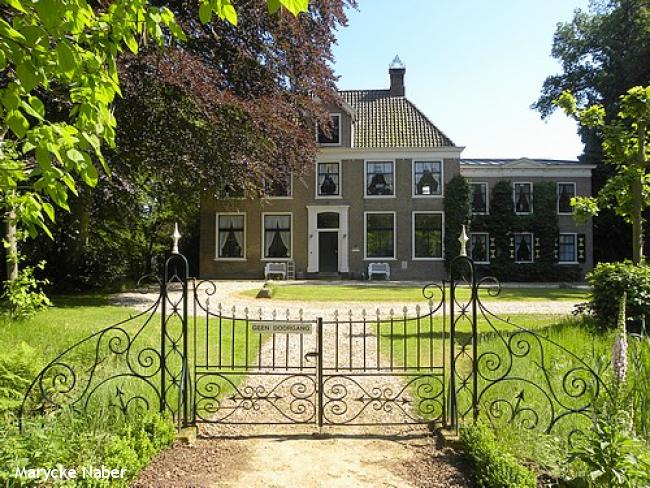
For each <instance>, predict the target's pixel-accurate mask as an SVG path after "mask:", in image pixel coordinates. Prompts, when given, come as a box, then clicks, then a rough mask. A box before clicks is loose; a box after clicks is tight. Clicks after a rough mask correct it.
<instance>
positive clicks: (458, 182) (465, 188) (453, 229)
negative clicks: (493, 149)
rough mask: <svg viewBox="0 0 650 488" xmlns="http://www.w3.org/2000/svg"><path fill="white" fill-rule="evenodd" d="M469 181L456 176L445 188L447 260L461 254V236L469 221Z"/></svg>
mask: <svg viewBox="0 0 650 488" xmlns="http://www.w3.org/2000/svg"><path fill="white" fill-rule="evenodd" d="M469 198H470V188H469V183H468V182H467V180H466V179H465V178H463V177H462V176H460V175H457V176H454V177H453V178H452V179H451V181H450V182H449V183H447V186H446V188H445V202H444V208H445V262H446V264H447V266H448V265H449V262H450V261H451V260H452V259H453V258H455V257H456V256H458V255H459V254H460V242H459V241H458V237H459V236H460V232H461V228H462V226H463V224H468V223H469V215H470V202H469Z"/></svg>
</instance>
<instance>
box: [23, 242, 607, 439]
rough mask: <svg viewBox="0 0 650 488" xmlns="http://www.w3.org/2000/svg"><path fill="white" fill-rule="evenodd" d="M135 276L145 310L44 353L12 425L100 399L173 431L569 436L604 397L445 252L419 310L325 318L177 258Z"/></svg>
mask: <svg viewBox="0 0 650 488" xmlns="http://www.w3.org/2000/svg"><path fill="white" fill-rule="evenodd" d="M141 283H143V284H145V283H146V284H151V283H153V284H154V286H155V287H156V289H157V290H158V294H157V297H156V298H155V299H154V300H153V301H152V302H151V304H150V305H149V306H147V307H146V309H145V310H144V311H142V312H139V313H137V314H135V315H133V316H131V317H129V318H128V319H126V320H123V321H121V322H119V323H117V324H114V325H111V326H109V327H106V328H103V329H101V330H99V331H97V332H95V333H93V334H91V335H89V336H88V337H86V338H84V339H83V340H81V341H79V342H77V343H76V344H74V345H72V346H71V347H69V348H68V349H66V350H65V351H63V352H62V353H61V354H59V355H58V356H57V357H56V358H55V359H53V360H52V361H50V362H49V363H48V364H47V366H46V367H45V368H43V370H42V371H41V372H40V373H39V374H38V375H37V377H36V378H35V379H34V380H33V382H32V383H31V385H30V386H29V388H28V390H27V393H26V394H25V397H24V400H23V403H22V406H21V409H20V419H21V422H22V419H23V417H25V416H27V415H29V414H33V413H47V412H50V411H53V410H56V409H60V408H64V407H65V408H69V409H71V410H73V411H75V412H86V411H87V410H88V408H89V406H90V405H93V404H94V403H96V402H100V403H101V404H103V405H108V406H109V408H110V410H111V411H115V412H117V413H119V414H121V415H130V414H132V413H134V412H142V411H150V410H156V409H157V410H159V411H160V412H161V413H165V414H169V415H171V416H172V417H173V419H174V420H175V422H176V423H177V424H178V426H179V427H181V426H186V425H193V424H196V423H218V424H256V423H263V424H315V425H319V426H322V425H371V424H403V423H438V424H443V425H447V426H451V427H456V428H458V427H459V426H460V425H462V424H463V423H464V422H468V421H470V422H471V421H476V420H477V419H478V418H479V417H480V416H484V417H486V418H487V419H489V421H491V422H492V423H493V424H500V423H513V422H514V423H518V424H519V425H521V426H523V427H525V428H527V429H530V430H534V431H540V432H545V433H551V432H557V431H562V432H564V433H567V432H569V433H570V434H572V433H575V432H578V431H580V430H581V429H583V427H584V426H585V425H586V424H585V422H586V421H588V420H589V418H590V415H591V413H592V412H593V409H594V405H595V402H596V400H597V399H598V397H599V396H601V395H603V394H609V392H608V390H607V388H606V386H605V385H604V383H603V381H602V380H601V378H600V376H599V374H598V372H597V371H596V369H595V368H594V367H593V366H592V365H589V364H588V363H587V362H586V361H585V360H584V359H582V358H580V357H579V356H578V355H576V354H575V353H574V352H571V351H569V350H568V349H566V348H565V347H564V346H562V345H561V344H559V343H557V342H556V341H554V340H553V339H552V338H551V337H550V336H549V335H548V333H547V332H546V331H543V330H530V329H528V328H525V327H521V326H519V325H517V324H515V323H513V321H511V320H509V319H502V318H500V317H499V316H497V315H496V314H493V313H492V312H490V311H489V310H488V307H487V303H485V302H484V300H483V296H487V297H489V298H494V297H497V296H498V295H499V292H500V285H499V283H498V281H497V280H495V279H494V278H489V277H479V276H478V275H477V272H476V268H475V266H474V263H473V261H472V260H471V259H470V258H468V257H465V256H459V257H457V258H455V259H454V260H452V262H451V263H450V272H449V279H448V281H446V282H443V283H441V284H431V285H427V286H425V287H424V289H423V295H424V298H425V299H426V301H427V303H426V305H424V306H422V305H418V306H416V307H415V313H410V312H409V310H408V309H407V308H406V307H404V308H403V309H402V310H400V311H398V312H397V313H396V312H395V311H393V310H391V311H390V312H389V313H388V314H387V315H382V313H381V312H380V311H379V310H376V311H373V312H369V311H367V310H361V311H358V312H357V313H356V314H355V313H354V312H352V311H347V312H345V313H339V312H335V313H334V314H333V316H332V317H329V318H328V319H326V320H324V319H323V318H320V317H312V318H305V317H304V313H303V311H302V310H299V311H298V312H297V313H296V314H294V315H292V314H291V313H290V312H289V311H285V312H283V313H278V312H276V311H273V312H272V313H271V314H267V315H264V314H263V313H262V311H261V309H258V310H251V309H248V308H243V309H237V308H235V307H226V306H224V305H222V304H220V303H214V299H215V296H216V292H217V288H216V286H217V285H216V284H215V283H214V282H210V281H197V280H193V279H189V277H188V266H187V260H186V259H185V257H184V256H183V255H181V254H177V253H175V254H172V255H171V256H170V257H169V258H168V259H167V260H166V261H165V264H164V267H163V273H162V277H157V276H148V277H145V279H143V280H141ZM447 295H448V297H447ZM447 304H448V306H447ZM267 326H268V327H267ZM282 327H285V328H284V329H282ZM272 329H273V332H268V330H272ZM479 331H480V333H479Z"/></svg>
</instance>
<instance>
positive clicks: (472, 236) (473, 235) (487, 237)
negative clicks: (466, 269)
mask: <svg viewBox="0 0 650 488" xmlns="http://www.w3.org/2000/svg"><path fill="white" fill-rule="evenodd" d="M478 236H481V237H484V238H485V260H483V261H479V260H477V259H476V258H475V257H474V240H475V238H476V237H478ZM468 251H469V256H470V257H471V258H472V259H473V260H474V262H475V263H476V264H490V234H489V233H488V232H471V233H470V235H469V249H468Z"/></svg>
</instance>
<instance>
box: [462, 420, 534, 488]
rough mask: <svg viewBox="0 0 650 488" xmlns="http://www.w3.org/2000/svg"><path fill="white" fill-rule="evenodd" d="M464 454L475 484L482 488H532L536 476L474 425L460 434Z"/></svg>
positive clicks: (486, 431)
mask: <svg viewBox="0 0 650 488" xmlns="http://www.w3.org/2000/svg"><path fill="white" fill-rule="evenodd" d="M460 439H461V442H462V443H463V445H464V448H465V451H466V452H467V454H468V455H469V456H470V457H471V458H472V461H473V463H474V469H475V477H476V482H477V484H478V485H479V486H481V487H484V488H535V487H536V486H537V476H536V475H535V473H533V472H532V471H531V470H530V469H528V468H526V467H524V466H522V465H521V464H520V463H519V461H517V459H516V458H515V457H514V456H513V455H512V454H511V453H510V452H508V451H506V450H504V448H503V446H502V445H500V444H499V443H497V440H496V438H495V436H494V432H492V430H491V429H490V428H489V427H488V426H486V425H484V424H476V425H472V426H469V427H465V428H463V429H461V431H460Z"/></svg>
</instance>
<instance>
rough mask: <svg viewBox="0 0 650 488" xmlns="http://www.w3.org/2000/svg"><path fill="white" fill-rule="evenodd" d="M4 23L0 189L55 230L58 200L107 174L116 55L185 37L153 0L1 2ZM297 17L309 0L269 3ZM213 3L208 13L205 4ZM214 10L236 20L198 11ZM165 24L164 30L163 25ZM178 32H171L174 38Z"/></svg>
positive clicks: (228, 6)
mask: <svg viewBox="0 0 650 488" xmlns="http://www.w3.org/2000/svg"><path fill="white" fill-rule="evenodd" d="M2 3H4V4H5V7H4V9H3V13H4V18H3V19H0V69H2V70H3V74H4V75H5V82H4V83H3V85H2V88H0V102H1V105H0V119H1V120H2V121H3V122H2V127H0V134H2V138H3V141H2V144H1V145H0V170H2V171H0V191H1V192H2V200H3V205H5V206H6V207H7V208H12V209H14V210H15V211H16V214H17V218H18V222H19V223H20V224H21V225H22V226H23V227H24V228H25V229H26V230H27V231H28V232H29V234H30V235H31V236H32V237H33V236H36V235H37V234H38V232H39V231H41V230H42V231H44V232H46V233H47V234H50V229H49V227H48V223H47V222H48V221H50V222H53V221H54V206H58V207H60V208H62V209H65V210H68V209H69V203H68V197H69V193H73V194H75V195H76V194H77V192H78V188H77V187H78V183H77V182H76V181H75V180H81V181H82V182H83V183H85V184H86V185H88V186H95V185H96V183H97V181H98V177H99V176H98V169H97V167H98V166H101V167H102V168H103V169H104V170H105V171H107V165H106V162H105V160H104V156H103V154H102V145H108V146H109V147H111V146H114V144H115V128H116V121H115V117H114V114H113V111H112V109H111V104H112V103H113V101H114V100H115V98H116V97H117V96H121V89H120V79H119V76H118V69H117V59H118V56H120V54H121V53H122V52H124V51H125V50H128V51H130V52H132V53H133V54H137V53H138V51H139V50H140V47H141V44H144V43H149V44H151V45H153V46H160V47H162V46H163V45H164V44H165V43H166V42H167V43H170V42H173V39H178V40H184V39H185V34H184V32H183V30H182V28H181V27H180V25H179V24H178V23H177V22H176V20H175V16H174V13H173V12H172V11H171V10H170V9H169V8H167V7H164V6H163V7H157V6H151V5H150V4H149V2H148V0H113V1H111V2H108V3H107V4H106V2H105V3H104V4H102V5H101V7H93V3H89V2H87V1H86V0H58V1H56V2H45V1H41V2H33V1H28V0H3V2H2ZM268 4H269V9H270V10H273V11H275V10H277V9H278V8H279V5H280V4H281V5H283V6H285V8H287V10H289V11H290V12H292V13H294V14H297V13H298V12H300V11H304V10H306V9H307V0H269V2H268ZM206 8H207V10H206ZM212 12H215V13H216V14H217V15H218V16H219V17H220V18H221V19H225V20H227V21H228V22H231V23H233V24H235V23H236V22H237V14H236V11H235V9H234V7H233V5H232V2H231V1H230V0H202V3H201V5H200V17H201V19H202V20H203V21H204V22H207V21H209V20H210V18H211V16H212ZM163 29H165V31H163ZM170 36H171V38H170Z"/></svg>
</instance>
